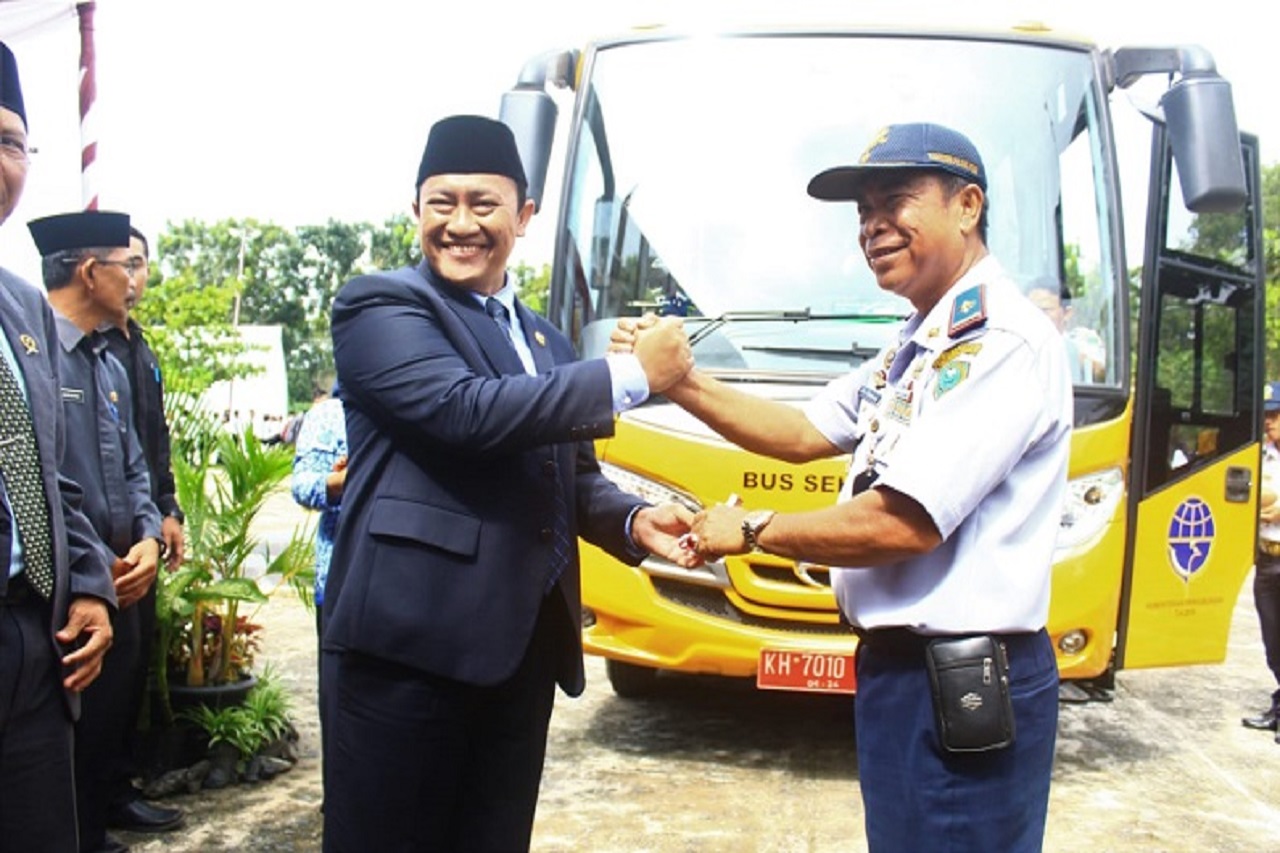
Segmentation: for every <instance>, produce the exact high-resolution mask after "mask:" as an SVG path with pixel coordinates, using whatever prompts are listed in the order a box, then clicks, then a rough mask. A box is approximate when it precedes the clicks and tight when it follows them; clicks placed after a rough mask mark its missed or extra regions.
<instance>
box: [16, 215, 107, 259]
mask: <svg viewBox="0 0 1280 853" xmlns="http://www.w3.org/2000/svg"><path fill="white" fill-rule="evenodd" d="M27 228H28V229H29V230H30V231H31V237H32V239H34V240H35V241H36V248H37V249H39V250H40V256H41V257H46V258H47V257H48V256H49V255H52V254H54V253H55V252H64V251H67V250H68V249H107V248H115V247H117V246H128V245H129V214H127V213H113V212H110V211H105V210H83V211H80V212H79V213H59V214H57V215H55V216H45V217H43V218H41V219H33V220H31V221H30V222H28V223H27Z"/></svg>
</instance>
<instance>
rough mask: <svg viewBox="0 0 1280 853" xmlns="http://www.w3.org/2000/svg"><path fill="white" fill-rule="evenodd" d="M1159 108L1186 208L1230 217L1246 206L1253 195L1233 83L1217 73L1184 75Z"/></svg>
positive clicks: (1163, 98)
mask: <svg viewBox="0 0 1280 853" xmlns="http://www.w3.org/2000/svg"><path fill="white" fill-rule="evenodd" d="M1160 106H1161V108H1162V109H1163V111H1164V117H1165V122H1166V126H1167V127H1168V129H1169V141H1170V143H1171V144H1172V145H1173V159H1174V162H1176V163H1177V164H1178V177H1179V179H1180V182H1181V184H1182V201H1183V203H1184V204H1185V205H1186V206H1187V209H1188V210H1190V211H1192V212H1193V213H1231V212H1234V211H1238V210H1240V209H1241V208H1242V207H1244V205H1245V202H1246V201H1247V200H1248V198H1249V194H1248V191H1247V190H1246V188H1245V177H1244V158H1243V156H1242V155H1241V153H1240V130H1239V129H1238V128H1237V126H1236V113H1235V107H1234V106H1233V104H1232V100H1231V84H1230V83H1228V82H1227V81H1226V80H1224V79H1222V78H1221V77H1219V76H1218V75H1217V74H1205V75H1196V76H1184V77H1182V79H1180V80H1178V81H1177V82H1176V83H1174V84H1173V86H1171V87H1170V88H1169V91H1167V92H1165V94H1164V97H1162V98H1161V99H1160Z"/></svg>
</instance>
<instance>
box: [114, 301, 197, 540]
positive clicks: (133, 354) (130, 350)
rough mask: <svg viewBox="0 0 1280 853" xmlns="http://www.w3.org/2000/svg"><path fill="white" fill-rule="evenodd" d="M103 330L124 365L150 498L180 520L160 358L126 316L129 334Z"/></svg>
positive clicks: (115, 354) (137, 327)
mask: <svg viewBox="0 0 1280 853" xmlns="http://www.w3.org/2000/svg"><path fill="white" fill-rule="evenodd" d="M103 334H105V335H106V338H107V349H108V350H109V351H110V353H111V354H112V355H113V356H115V357H116V359H117V360H118V361H119V362H120V363H121V364H123V365H124V368H125V371H126V372H127V373H128V376H129V388H130V390H131V391H132V393H133V426H134V429H135V430H137V433H138V440H139V441H140V442H141V443H142V452H143V454H144V455H145V456H146V459H147V469H148V471H149V472H150V474H151V499H152V501H154V502H155V505H156V506H157V507H158V508H159V510H160V514H161V515H165V516H168V515H172V516H174V517H175V518H177V519H178V520H179V521H181V520H182V510H181V508H180V507H179V506H178V496H177V488H176V487H175V485H174V481H173V466H172V464H171V463H170V461H169V460H170V449H169V423H168V421H166V420H165V416H164V377H163V376H162V375H161V373H160V362H159V361H157V360H156V356H155V353H154V352H152V351H151V347H150V346H149V345H148V344H147V339H146V338H145V337H144V336H143V334H142V327H141V326H139V325H138V324H137V323H136V322H134V321H133V320H129V335H128V337H126V336H125V334H124V332H122V331H120V330H119V329H117V328H114V327H112V328H110V329H108V330H107V331H106V332H104V333H103Z"/></svg>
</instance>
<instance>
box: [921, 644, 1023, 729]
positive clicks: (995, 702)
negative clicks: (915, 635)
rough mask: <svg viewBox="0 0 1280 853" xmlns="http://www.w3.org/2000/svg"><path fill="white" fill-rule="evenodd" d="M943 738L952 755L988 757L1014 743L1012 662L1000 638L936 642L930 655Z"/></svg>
mask: <svg viewBox="0 0 1280 853" xmlns="http://www.w3.org/2000/svg"><path fill="white" fill-rule="evenodd" d="M925 661H926V663H927V665H928V668H929V683H930V686H931V688H932V690H933V711H934V715H935V716H936V717H937V721H938V737H939V739H940V740H941V741H942V746H943V748H944V749H946V750H947V751H948V752H986V751H988V750H993V749H1003V748H1004V747H1006V746H1008V745H1009V744H1011V743H1013V734H1014V732H1013V700H1012V699H1011V698H1010V697H1009V659H1008V656H1007V655H1006V654H1005V649H1004V645H1003V644H1002V643H1000V642H998V641H997V640H996V639H995V638H994V637H989V636H986V635H983V636H979V637H955V638H952V637H946V638H941V639H936V640H930V641H929V645H928V646H927V647H926V651H925Z"/></svg>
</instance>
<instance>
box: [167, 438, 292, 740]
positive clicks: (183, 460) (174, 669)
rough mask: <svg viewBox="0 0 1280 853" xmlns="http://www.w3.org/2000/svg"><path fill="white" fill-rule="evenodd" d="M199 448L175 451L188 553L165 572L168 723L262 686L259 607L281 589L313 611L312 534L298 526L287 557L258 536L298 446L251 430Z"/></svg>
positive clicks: (197, 445) (203, 442)
mask: <svg viewBox="0 0 1280 853" xmlns="http://www.w3.org/2000/svg"><path fill="white" fill-rule="evenodd" d="M213 429H214V430H215V434H214V435H211V436H205V437H204V440H201V441H196V442H192V443H191V444H190V445H189V447H195V448H198V451H197V452H190V451H188V452H187V453H186V454H182V455H179V454H175V455H174V457H173V460H172V462H173V470H174V478H175V481H176V485H177V493H178V500H179V502H180V503H181V505H182V507H183V510H184V512H185V513H186V554H185V557H184V560H183V563H182V565H181V566H180V567H179V568H178V569H177V570H176V571H174V572H172V573H169V572H161V573H160V577H159V580H158V582H157V583H158V587H157V596H156V622H157V626H158V630H157V637H156V645H155V659H154V660H153V667H152V668H153V673H154V676H155V682H156V692H157V695H158V698H159V699H160V704H161V708H162V714H163V717H164V722H165V723H166V724H172V722H173V720H174V706H175V705H178V706H179V707H183V706H186V705H189V704H192V703H193V702H194V703H198V704H206V705H211V706H213V707H215V708H216V707H218V706H220V705H223V704H227V703H233V704H234V703H235V702H237V701H239V700H241V699H242V698H243V697H244V695H245V694H247V693H248V691H249V689H250V688H252V687H253V684H254V681H255V679H254V673H253V666H254V655H255V653H256V652H257V650H258V641H259V637H260V631H261V626H260V625H258V624H257V623H256V622H255V621H254V617H255V613H256V611H257V609H258V608H259V607H260V606H261V605H262V604H264V603H266V602H267V600H268V598H269V596H271V595H272V594H273V593H275V592H277V591H279V590H293V592H294V593H295V594H297V595H298V596H299V597H300V598H301V599H302V601H304V602H305V603H306V604H307V605H308V606H311V601H312V598H311V595H312V593H311V590H312V583H313V576H314V567H313V563H312V561H313V550H312V549H313V546H312V536H311V532H310V530H309V529H306V527H305V526H302V527H300V528H298V529H296V530H295V531H294V533H293V535H292V538H291V539H290V540H289V542H288V543H287V544H286V545H284V546H283V548H280V549H279V550H278V551H277V552H275V553H273V552H272V551H271V547H270V544H269V543H268V542H266V541H264V540H263V538H262V537H261V536H260V535H258V534H256V533H255V532H254V523H255V521H256V520H257V518H258V516H259V515H260V514H261V512H262V510H263V507H264V506H265V504H266V502H267V499H268V498H269V497H270V496H271V494H272V493H273V492H274V491H275V490H276V489H277V487H279V486H280V485H281V484H282V483H283V482H284V481H285V479H286V478H287V477H288V476H289V474H290V472H291V470H292V463H293V456H292V453H291V451H290V450H288V449H286V448H282V447H276V446H266V445H263V444H261V443H260V442H258V441H257V440H256V439H254V437H253V436H252V435H251V434H249V433H246V434H244V435H233V434H231V433H228V432H225V431H222V430H220V429H218V428H217V427H216V425H215V426H214V427H213Z"/></svg>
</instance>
